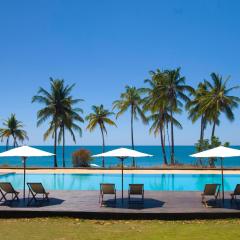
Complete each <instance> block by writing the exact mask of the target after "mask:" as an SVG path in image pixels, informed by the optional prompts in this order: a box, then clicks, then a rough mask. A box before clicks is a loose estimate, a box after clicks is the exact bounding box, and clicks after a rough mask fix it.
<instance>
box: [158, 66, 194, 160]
mask: <svg viewBox="0 0 240 240" xmlns="http://www.w3.org/2000/svg"><path fill="white" fill-rule="evenodd" d="M180 70H181V68H177V69H174V70H165V71H164V76H165V77H164V79H165V80H164V81H162V82H161V83H160V84H159V85H158V88H157V89H158V91H159V92H160V93H162V98H164V99H165V100H166V101H168V105H169V110H170V116H171V120H170V126H171V164H175V159H174V128H173V127H174V120H173V118H174V117H173V114H174V111H176V110H177V109H178V111H179V110H180V109H181V107H182V106H183V102H185V103H187V102H189V101H190V98H189V97H188V94H189V93H192V92H193V91H194V89H193V88H192V87H191V86H189V85H186V84H185V77H182V76H181V74H180Z"/></svg>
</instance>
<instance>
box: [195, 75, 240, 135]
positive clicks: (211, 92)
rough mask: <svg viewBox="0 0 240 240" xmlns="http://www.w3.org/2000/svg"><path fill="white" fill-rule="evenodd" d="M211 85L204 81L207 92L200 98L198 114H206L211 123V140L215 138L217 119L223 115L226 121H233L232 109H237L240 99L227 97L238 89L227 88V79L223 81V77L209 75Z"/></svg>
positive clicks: (235, 87)
mask: <svg viewBox="0 0 240 240" xmlns="http://www.w3.org/2000/svg"><path fill="white" fill-rule="evenodd" d="M211 78H212V83H211V82H209V81H206V85H207V92H206V94H204V95H203V96H202V97H200V103H201V106H202V107H201V109H200V112H201V113H204V112H207V115H208V116H207V117H208V119H209V120H210V121H211V122H212V123H213V126H212V134H211V138H213V137H215V129H216V125H219V117H220V115H221V113H224V114H225V115H226V117H227V119H228V120H230V121H233V120H234V114H233V109H234V108H237V107H238V104H239V102H240V98H239V97H237V96H232V95H229V93H230V92H231V91H232V90H234V89H238V88H239V86H234V87H230V88H228V87H227V84H228V81H229V77H228V78H227V79H225V80H223V77H222V76H220V75H219V74H216V73H211Z"/></svg>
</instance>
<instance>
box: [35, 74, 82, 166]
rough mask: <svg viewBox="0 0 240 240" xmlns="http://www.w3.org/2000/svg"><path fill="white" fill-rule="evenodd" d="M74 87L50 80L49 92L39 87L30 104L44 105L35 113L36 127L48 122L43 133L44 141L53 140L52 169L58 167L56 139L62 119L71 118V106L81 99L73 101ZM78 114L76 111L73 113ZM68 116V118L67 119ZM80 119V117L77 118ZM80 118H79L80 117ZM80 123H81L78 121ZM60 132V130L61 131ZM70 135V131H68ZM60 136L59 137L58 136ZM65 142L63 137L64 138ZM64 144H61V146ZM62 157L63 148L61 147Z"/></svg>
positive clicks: (60, 81) (61, 125)
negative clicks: (47, 126) (72, 92)
mask: <svg viewBox="0 0 240 240" xmlns="http://www.w3.org/2000/svg"><path fill="white" fill-rule="evenodd" d="M74 86H75V85H74V84H73V85H70V86H69V85H66V86H65V85H64V80H63V79H62V80H59V79H53V78H50V91H47V90H45V89H44V88H42V87H40V88H39V90H38V93H37V95H35V96H34V97H33V98H32V102H38V103H41V104H43V105H44V107H43V108H42V109H40V110H39V111H38V113H37V118H38V121H37V126H40V125H41V124H43V123H44V122H46V121H47V120H50V123H49V128H48V129H47V131H46V132H45V133H44V140H46V139H47V138H48V137H49V136H51V137H52V138H54V154H55V155H54V167H57V166H58V163H57V155H56V153H57V139H58V133H57V132H58V129H60V128H61V127H63V125H65V123H64V124H63V120H64V119H68V118H71V117H70V116H72V111H73V108H72V106H73V105H74V104H76V103H78V102H80V101H82V100H81V99H73V98H72V96H71V91H72V89H73V87H74ZM75 112H78V111H75ZM67 116H68V117H67ZM79 117H80V116H79ZM80 118H81V117H80ZM68 121H70V120H68ZM80 122H81V121H80ZM61 131H62V130H61ZM70 133H71V131H70ZM60 136H61V135H60ZM64 142H65V137H64ZM64 145H65V143H63V146H64ZM63 155H64V147H63Z"/></svg>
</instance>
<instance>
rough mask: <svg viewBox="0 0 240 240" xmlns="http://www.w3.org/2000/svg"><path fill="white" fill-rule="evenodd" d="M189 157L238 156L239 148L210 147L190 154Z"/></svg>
mask: <svg viewBox="0 0 240 240" xmlns="http://www.w3.org/2000/svg"><path fill="white" fill-rule="evenodd" d="M190 156H191V157H196V158H207V157H219V158H225V157H239V156H240V150H238V149H234V148H229V147H224V146H219V147H216V148H212V149H209V150H206V151H203V152H199V153H195V154H192V155H190Z"/></svg>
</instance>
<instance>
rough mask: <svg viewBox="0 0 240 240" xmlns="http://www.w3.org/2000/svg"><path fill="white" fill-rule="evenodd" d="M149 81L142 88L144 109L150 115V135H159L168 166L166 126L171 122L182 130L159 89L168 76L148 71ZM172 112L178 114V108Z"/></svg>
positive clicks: (163, 93)
mask: <svg viewBox="0 0 240 240" xmlns="http://www.w3.org/2000/svg"><path fill="white" fill-rule="evenodd" d="M150 75H151V79H147V80H145V83H147V84H148V85H149V87H148V88H144V89H143V90H144V92H145V93H146V95H147V96H146V97H145V99H144V102H145V103H144V109H145V110H148V111H150V113H151V115H150V116H149V117H148V120H150V121H152V122H153V123H152V126H151V128H150V133H151V132H153V133H154V135H155V136H156V135H157V134H160V139H161V147H162V154H163V162H164V164H165V165H167V164H168V161H167V156H166V151H165V132H166V130H167V132H168V124H169V123H170V122H171V120H172V122H173V125H174V126H176V127H178V128H182V126H181V124H180V123H179V122H178V121H177V120H176V119H175V118H174V117H172V118H171V116H170V107H169V100H168V99H167V98H166V95H165V92H164V91H162V90H161V89H160V87H162V86H164V85H167V84H168V78H167V77H168V76H167V74H166V72H165V71H161V70H160V69H157V70H156V71H150ZM173 111H174V112H176V113H177V112H180V109H179V108H175V109H174V110H173Z"/></svg>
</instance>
